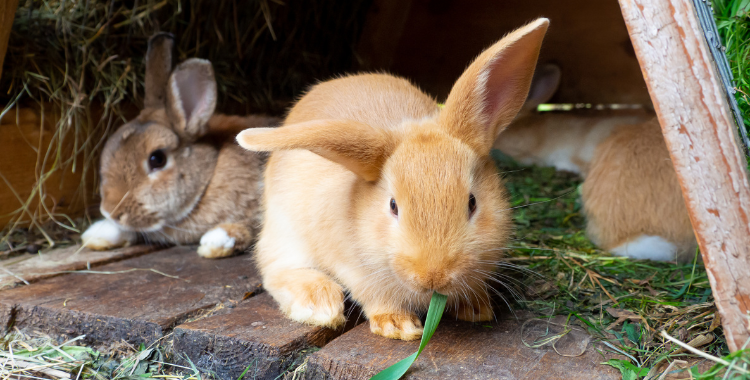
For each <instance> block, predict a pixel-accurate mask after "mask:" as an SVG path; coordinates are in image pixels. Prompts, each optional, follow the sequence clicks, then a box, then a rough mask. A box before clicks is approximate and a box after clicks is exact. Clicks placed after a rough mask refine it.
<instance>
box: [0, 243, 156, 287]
mask: <svg viewBox="0 0 750 380" xmlns="http://www.w3.org/2000/svg"><path fill="white" fill-rule="evenodd" d="M156 249H157V247H156V246H153V245H136V246H133V247H125V248H119V249H113V250H110V251H92V250H90V249H88V248H84V249H80V246H79V245H76V246H72V247H68V248H62V249H55V250H53V251H50V252H47V253H39V254H37V253H27V254H25V255H22V256H19V257H14V258H12V259H8V260H5V261H0V289H5V288H12V287H14V286H17V285H21V284H26V283H33V282H36V281H39V280H41V279H44V278H49V277H54V276H58V275H61V274H64V273H62V272H66V271H74V270H81V269H86V268H97V267H99V266H101V265H104V264H109V263H112V262H115V261H120V260H124V259H128V258H131V257H136V256H140V255H144V254H146V253H149V252H153V251H154V250H156Z"/></svg>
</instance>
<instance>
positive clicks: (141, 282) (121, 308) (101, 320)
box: [0, 247, 260, 346]
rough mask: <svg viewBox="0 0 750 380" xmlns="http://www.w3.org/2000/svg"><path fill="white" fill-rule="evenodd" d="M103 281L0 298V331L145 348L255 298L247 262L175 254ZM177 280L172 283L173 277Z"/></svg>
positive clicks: (137, 261)
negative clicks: (210, 313) (191, 321)
mask: <svg viewBox="0 0 750 380" xmlns="http://www.w3.org/2000/svg"><path fill="white" fill-rule="evenodd" d="M97 271H98V272H100V273H101V274H84V273H78V274H68V275H65V276H60V277H54V278H50V279H45V280H41V281H39V282H37V283H35V284H32V285H29V286H22V287H19V288H15V289H10V290H5V291H2V292H0V329H3V328H4V327H6V326H8V325H9V324H13V325H15V326H18V327H19V328H24V327H25V328H34V329H38V330H40V331H44V332H46V333H48V334H50V335H53V336H56V337H61V338H63V339H65V338H72V337H77V336H79V335H83V334H85V335H86V338H85V339H84V343H86V344H93V345H97V346H98V345H107V344H111V343H115V342H120V340H124V341H126V342H128V343H130V344H133V345H138V344H140V343H144V344H150V343H152V342H154V341H155V340H157V339H159V338H161V337H162V335H163V332H164V331H165V330H167V329H170V328H172V327H174V326H175V325H177V324H179V323H181V322H182V321H184V320H186V319H188V318H190V317H191V316H194V315H196V314H197V313H200V312H202V311H205V310H207V309H210V308H213V307H214V306H216V305H217V304H218V303H221V302H231V301H239V300H242V299H243V298H245V297H248V296H250V295H252V294H254V293H255V292H258V291H259V288H260V279H259V277H258V275H257V274H256V272H255V269H254V267H253V265H252V261H251V260H250V257H249V255H244V256H238V257H232V258H228V259H222V260H207V259H203V258H200V257H199V256H198V255H197V254H196V253H195V249H194V248H191V247H175V248H170V249H167V250H164V251H159V252H156V253H151V254H148V255H145V256H141V257H137V258H133V259H129V260H125V261H121V262H117V263H113V264H107V265H104V266H102V267H100V268H98V269H97ZM175 276H176V277H175Z"/></svg>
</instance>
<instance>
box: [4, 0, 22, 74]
mask: <svg viewBox="0 0 750 380" xmlns="http://www.w3.org/2000/svg"><path fill="white" fill-rule="evenodd" d="M16 8H18V0H3V1H0V78H2V77H3V62H4V61H5V52H6V50H8V39H10V30H11V27H12V26H13V19H14V18H15V16H16Z"/></svg>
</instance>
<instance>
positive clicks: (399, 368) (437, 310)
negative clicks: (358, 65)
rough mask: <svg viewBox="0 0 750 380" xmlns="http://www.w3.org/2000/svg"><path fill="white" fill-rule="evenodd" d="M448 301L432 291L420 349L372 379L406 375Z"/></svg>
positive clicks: (379, 379)
mask: <svg viewBox="0 0 750 380" xmlns="http://www.w3.org/2000/svg"><path fill="white" fill-rule="evenodd" d="M446 301H448V296H445V295H443V294H440V293H437V292H435V293H432V299H431V300H430V309H429V310H428V311H427V319H426V320H425V323H424V325H425V326H424V331H423V332H422V341H421V342H420V343H419V350H417V352H415V353H413V354H411V355H409V356H408V357H407V358H406V359H402V360H401V361H399V362H398V363H396V364H394V365H392V366H390V367H388V368H386V369H384V370H382V371H380V372H379V373H378V374H377V375H375V376H373V377H371V378H370V380H398V379H400V378H401V376H404V374H405V373H406V371H407V370H409V367H411V365H412V363H414V361H415V360H417V358H418V357H419V354H421V353H422V350H424V348H425V346H427V343H428V342H429V341H430V339H431V338H432V335H433V334H435V330H436V329H437V326H438V323H440V318H441V317H442V316H443V311H444V310H445V303H446Z"/></svg>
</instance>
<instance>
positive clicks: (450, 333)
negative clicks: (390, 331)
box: [305, 318, 621, 380]
mask: <svg viewBox="0 0 750 380" xmlns="http://www.w3.org/2000/svg"><path fill="white" fill-rule="evenodd" d="M446 319H447V318H444V319H443V321H442V322H441V323H440V325H439V326H438V329H437V331H436V332H435V335H433V337H432V340H431V341H430V343H429V345H428V346H427V347H426V348H425V350H424V351H423V352H422V355H421V356H420V357H419V358H418V359H417V361H416V362H415V363H414V365H413V366H412V369H410V370H409V372H407V375H406V376H405V377H404V378H405V379H529V380H532V379H533V380H537V379H589V380H594V379H613V380H614V379H620V378H621V376H620V373H619V371H618V370H616V369H614V368H612V367H609V366H605V365H600V364H599V363H601V362H602V361H605V360H606V359H605V358H603V357H602V356H601V355H600V354H599V353H597V352H596V351H594V350H593V349H592V348H591V345H590V337H588V336H587V335H586V334H585V333H583V332H581V331H579V330H576V331H575V332H572V333H570V334H569V336H566V339H567V340H566V341H565V342H563V341H562V340H561V342H560V343H559V344H558V345H557V347H558V350H560V351H561V352H563V353H570V354H577V353H580V352H581V351H583V349H584V347H588V348H587V349H586V351H585V354H584V355H582V356H575V357H564V356H560V355H558V354H557V353H555V351H553V350H552V349H550V348H546V349H532V348H528V347H526V346H525V345H524V344H523V343H522V342H521V332H520V326H521V325H520V324H519V323H517V322H515V321H500V322H493V323H481V324H472V323H468V322H458V321H452V320H446ZM545 326H546V325H545ZM541 327H544V326H540V325H535V326H532V327H531V330H527V331H526V332H532V331H533V332H536V333H538V332H539V329H540V328H541ZM552 333H555V327H554V326H552ZM530 341H533V338H531V340H530ZM418 347H419V342H418V341H413V342H403V341H397V340H391V339H386V338H383V337H380V336H377V335H374V334H373V333H371V332H370V327H369V325H368V324H367V323H364V324H361V325H359V326H357V327H356V328H354V329H353V330H352V331H349V332H348V333H346V334H344V335H342V336H341V337H339V338H336V339H334V340H333V341H332V342H331V343H329V344H328V345H327V346H325V347H324V348H323V349H322V350H320V351H318V352H316V353H315V354H313V355H312V356H310V357H309V359H308V362H307V370H306V371H305V378H307V379H336V380H339V379H340V380H344V379H346V380H350V379H352V380H354V379H358V380H359V379H362V380H364V379H369V378H370V377H371V376H373V375H374V374H375V373H377V372H378V371H380V370H382V369H384V368H386V367H388V366H390V365H392V364H394V363H396V362H397V361H399V360H401V359H403V358H405V357H407V356H409V355H411V354H413V353H414V352H416V350H417V348H418Z"/></svg>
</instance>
